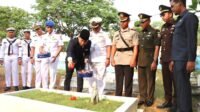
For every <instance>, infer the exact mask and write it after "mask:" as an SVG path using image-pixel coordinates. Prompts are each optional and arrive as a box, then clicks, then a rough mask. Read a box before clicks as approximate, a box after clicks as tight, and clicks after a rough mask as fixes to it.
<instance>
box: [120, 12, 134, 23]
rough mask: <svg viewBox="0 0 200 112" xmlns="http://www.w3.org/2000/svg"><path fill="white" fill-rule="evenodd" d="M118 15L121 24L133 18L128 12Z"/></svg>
mask: <svg viewBox="0 0 200 112" xmlns="http://www.w3.org/2000/svg"><path fill="white" fill-rule="evenodd" d="M118 15H119V19H120V21H121V22H124V21H128V20H129V19H130V18H129V16H131V15H130V14H128V13H127V12H118Z"/></svg>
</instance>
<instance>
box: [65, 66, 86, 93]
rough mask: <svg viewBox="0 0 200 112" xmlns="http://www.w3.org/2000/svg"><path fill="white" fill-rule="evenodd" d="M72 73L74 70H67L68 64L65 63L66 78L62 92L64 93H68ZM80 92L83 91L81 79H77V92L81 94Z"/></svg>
mask: <svg viewBox="0 0 200 112" xmlns="http://www.w3.org/2000/svg"><path fill="white" fill-rule="evenodd" d="M76 70H77V68H76ZM73 73H74V69H68V63H66V76H65V82H64V90H66V91H70V83H71V79H72V75H73ZM82 90H83V78H80V77H77V92H82Z"/></svg>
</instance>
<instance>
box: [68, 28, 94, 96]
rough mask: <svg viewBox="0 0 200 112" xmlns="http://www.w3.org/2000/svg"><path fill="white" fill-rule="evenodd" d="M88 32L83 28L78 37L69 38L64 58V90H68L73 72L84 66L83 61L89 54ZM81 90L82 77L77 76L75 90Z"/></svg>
mask: <svg viewBox="0 0 200 112" xmlns="http://www.w3.org/2000/svg"><path fill="white" fill-rule="evenodd" d="M89 36H90V32H89V31H88V30H85V29H83V30H82V31H81V33H80V35H79V36H78V38H73V39H71V40H70V42H69V45H68V48H67V58H66V77H65V82H64V90H67V91H69V90H70V82H71V78H72V75H73V72H74V68H75V69H76V71H78V70H82V69H84V68H85V62H86V61H88V59H89V55H90V46H91V41H90V40H88V39H89ZM82 90H83V78H80V77H77V92H82Z"/></svg>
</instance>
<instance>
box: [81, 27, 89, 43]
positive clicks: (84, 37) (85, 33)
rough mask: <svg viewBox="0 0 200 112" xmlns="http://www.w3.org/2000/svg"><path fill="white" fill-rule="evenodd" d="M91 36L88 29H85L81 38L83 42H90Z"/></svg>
mask: <svg viewBox="0 0 200 112" xmlns="http://www.w3.org/2000/svg"><path fill="white" fill-rule="evenodd" d="M89 36H90V32H89V31H88V30H86V29H83V30H82V31H81V33H80V38H82V39H83V40H88V39H89Z"/></svg>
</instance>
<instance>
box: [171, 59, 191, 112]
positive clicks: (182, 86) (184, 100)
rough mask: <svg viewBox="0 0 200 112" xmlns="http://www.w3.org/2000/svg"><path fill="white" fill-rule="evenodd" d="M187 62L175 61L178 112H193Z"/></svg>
mask: <svg viewBox="0 0 200 112" xmlns="http://www.w3.org/2000/svg"><path fill="white" fill-rule="evenodd" d="M186 65H187V62H186V61H174V68H173V69H174V79H175V84H176V92H177V95H176V96H177V112H192V96H191V85H190V73H188V72H187V70H186Z"/></svg>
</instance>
